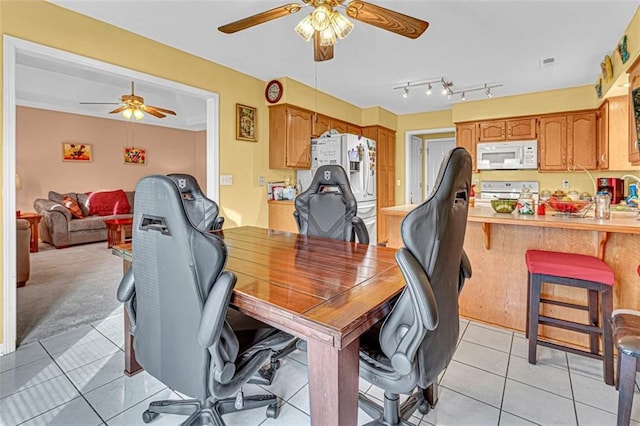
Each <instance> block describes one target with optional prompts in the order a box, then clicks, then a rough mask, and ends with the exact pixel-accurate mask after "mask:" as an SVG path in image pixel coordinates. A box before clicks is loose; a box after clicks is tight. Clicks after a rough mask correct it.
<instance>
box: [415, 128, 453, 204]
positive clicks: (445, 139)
mask: <svg viewBox="0 0 640 426" xmlns="http://www.w3.org/2000/svg"><path fill="white" fill-rule="evenodd" d="M455 143H456V142H455V128H454V127H446V128H439V129H424V130H411V131H408V132H406V133H405V156H406V157H405V181H406V182H407V185H406V186H405V201H406V202H407V203H409V204H419V203H422V202H423V201H424V200H425V199H426V197H427V196H428V195H429V193H430V192H431V189H432V187H433V184H434V182H435V179H436V178H437V176H438V170H439V168H440V163H441V162H442V160H443V159H444V156H446V155H447V153H448V152H449V151H450V150H451V149H453V148H454V147H455ZM432 144H433V145H432Z"/></svg>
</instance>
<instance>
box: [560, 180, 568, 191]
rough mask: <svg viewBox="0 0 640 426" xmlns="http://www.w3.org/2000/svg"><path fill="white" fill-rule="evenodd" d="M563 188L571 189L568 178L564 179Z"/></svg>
mask: <svg viewBox="0 0 640 426" xmlns="http://www.w3.org/2000/svg"><path fill="white" fill-rule="evenodd" d="M562 188H563V189H569V181H568V180H563V181H562Z"/></svg>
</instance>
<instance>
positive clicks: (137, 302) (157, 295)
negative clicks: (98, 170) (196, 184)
mask: <svg viewBox="0 0 640 426" xmlns="http://www.w3.org/2000/svg"><path fill="white" fill-rule="evenodd" d="M181 198H182V197H181V194H180V193H179V191H178V188H177V187H176V185H175V183H174V182H173V181H172V179H171V178H169V177H167V176H147V177H145V178H143V179H141V180H140V181H139V182H138V185H137V186H136V194H135V202H136V209H135V212H134V222H133V263H132V267H131V269H129V271H128V272H127V273H126V274H125V276H124V277H123V279H122V282H121V283H120V287H119V288H118V300H119V301H121V302H124V303H125V304H126V305H125V306H126V308H127V313H128V315H129V317H130V320H131V332H132V334H133V346H134V349H135V352H136V358H137V360H138V362H139V363H140V365H141V366H142V367H143V368H144V369H145V370H146V371H147V372H148V373H149V374H151V375H152V376H154V377H155V378H157V379H158V380H160V381H161V382H163V383H165V384H166V385H167V386H168V387H169V388H171V389H174V390H176V391H179V392H182V393H184V394H186V395H188V396H190V397H192V398H195V399H191V400H180V401H168V400H167V401H154V402H152V403H151V404H150V405H149V407H148V409H147V410H146V411H145V412H144V413H143V415H142V419H143V421H144V422H145V423H148V422H150V421H152V420H153V419H154V418H155V417H157V416H158V414H160V413H170V414H184V415H189V417H188V418H187V419H186V421H185V422H184V423H182V424H183V425H200V424H215V425H223V424H224V422H223V421H222V418H221V416H222V415H223V414H225V413H229V412H232V411H238V410H246V409H251V408H257V407H260V406H268V408H267V416H268V417H273V418H275V417H277V415H278V410H279V409H278V404H277V398H276V397H275V396H274V395H256V396H248V397H244V396H243V394H242V386H243V385H244V384H245V383H246V382H248V381H249V380H250V379H251V377H252V376H253V375H254V374H255V373H256V372H257V371H258V370H259V369H260V368H261V366H262V365H263V364H264V363H265V362H266V361H267V360H268V359H269V357H270V356H271V354H272V352H273V351H274V350H279V349H281V348H283V347H286V346H288V345H290V344H291V342H293V340H294V338H293V337H292V336H290V335H288V334H286V333H284V332H281V331H278V330H275V329H273V328H271V327H269V326H267V325H266V324H263V323H261V322H258V321H255V320H252V319H250V318H248V317H245V316H244V315H242V314H240V313H239V312H236V311H233V310H231V309H229V308H228V306H229V301H230V299H231V294H232V292H233V288H234V285H235V283H236V277H235V275H234V274H233V273H231V272H228V271H223V268H224V265H225V262H226V258H227V251H226V246H225V244H224V242H223V240H222V239H220V238H219V237H218V236H215V235H213V234H210V233H207V232H202V231H200V230H199V229H197V228H195V227H194V225H193V224H192V223H191V221H190V220H189V219H188V218H187V213H186V211H185V208H184V206H183V203H182V201H181Z"/></svg>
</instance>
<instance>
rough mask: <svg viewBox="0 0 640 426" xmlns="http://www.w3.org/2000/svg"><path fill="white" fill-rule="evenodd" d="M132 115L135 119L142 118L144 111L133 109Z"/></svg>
mask: <svg viewBox="0 0 640 426" xmlns="http://www.w3.org/2000/svg"><path fill="white" fill-rule="evenodd" d="M133 117H134V118H135V119H136V120H142V117H144V113H143V112H142V111H140V110H139V109H134V110H133Z"/></svg>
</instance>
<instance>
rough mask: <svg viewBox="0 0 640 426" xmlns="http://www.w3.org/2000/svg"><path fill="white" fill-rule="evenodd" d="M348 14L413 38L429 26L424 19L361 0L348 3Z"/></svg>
mask: <svg viewBox="0 0 640 426" xmlns="http://www.w3.org/2000/svg"><path fill="white" fill-rule="evenodd" d="M347 15H348V16H349V17H351V18H353V19H356V20H358V21H361V22H364V23H367V24H369V25H373V26H375V27H378V28H382V29H383V30H387V31H391V32H394V33H396V34H400V35H401V36H405V37H409V38H412V39H415V38H418V37H420V36H421V35H422V33H424V32H425V31H426V29H427V27H429V23H428V22H427V21H423V20H422V19H418V18H414V17H412V16H409V15H405V14H402V13H400V12H395V11H393V10H389V9H385V8H384V7H381V6H376V5H374V4H371V3H367V2H364V1H359V0H354V1H352V2H350V3H349V4H347Z"/></svg>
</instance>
